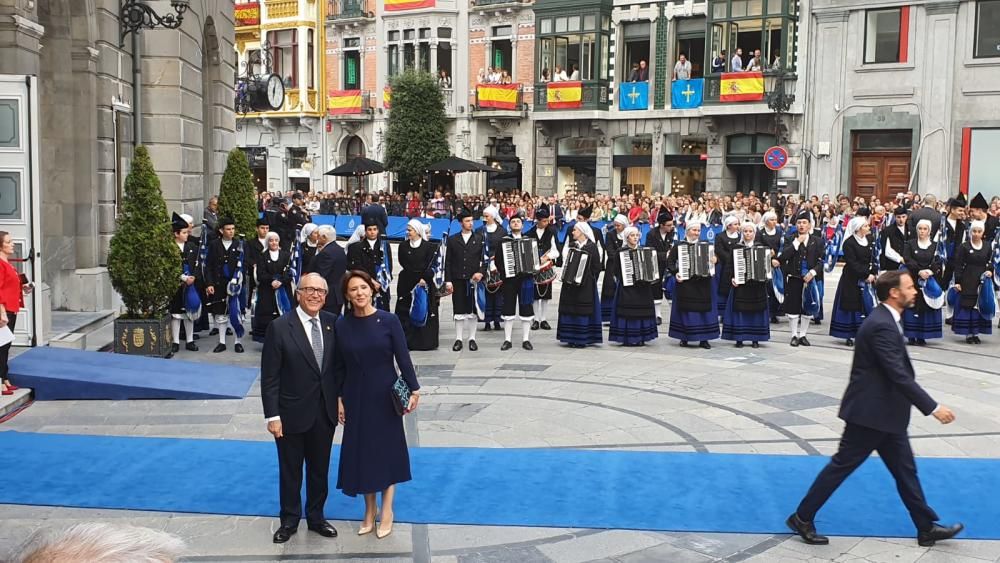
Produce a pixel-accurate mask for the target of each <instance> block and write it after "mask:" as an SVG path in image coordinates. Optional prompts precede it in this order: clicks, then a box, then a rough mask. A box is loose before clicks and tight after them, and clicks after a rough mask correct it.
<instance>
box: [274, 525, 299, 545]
mask: <svg viewBox="0 0 1000 563" xmlns="http://www.w3.org/2000/svg"><path fill="white" fill-rule="evenodd" d="M295 532H298V530H297V529H295V528H286V527H284V526H281V527H280V528H278V529H277V530H275V531H274V538H273V539H274V543H285V542H286V541H288V540H289V538H291V537H292V536H294V535H295Z"/></svg>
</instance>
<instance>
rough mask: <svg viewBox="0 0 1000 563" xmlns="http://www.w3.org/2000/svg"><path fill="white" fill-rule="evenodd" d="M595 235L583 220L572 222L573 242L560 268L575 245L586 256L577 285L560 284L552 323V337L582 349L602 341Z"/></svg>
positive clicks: (598, 269)
mask: <svg viewBox="0 0 1000 563" xmlns="http://www.w3.org/2000/svg"><path fill="white" fill-rule="evenodd" d="M595 235H596V233H595V232H594V229H593V228H592V227H591V226H590V225H588V224H587V223H586V222H578V223H577V224H576V225H573V230H571V231H570V236H571V237H572V238H573V242H572V243H567V244H566V249H567V250H566V251H565V256H563V265H564V267H565V265H566V263H567V262H566V260H567V258H568V257H569V249H570V248H579V249H580V250H583V251H584V252H586V253H587V255H588V256H589V258H588V259H587V269H586V271H585V272H584V274H583V283H581V284H580V285H578V286H577V285H572V284H567V283H564V284H563V285H562V290H561V291H560V294H559V324H558V326H556V339H557V340H559V342H565V343H566V344H569V346H570V348H585V347H587V346H588V345H590V344H600V343H601V342H603V341H604V330H603V328H601V314H600V312H601V306H600V299H599V298H598V295H597V276H598V274H599V273H600V266H601V262H600V258H599V253H598V248H599V247H598V245H597V244H596V242H595Z"/></svg>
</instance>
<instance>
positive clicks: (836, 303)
mask: <svg viewBox="0 0 1000 563" xmlns="http://www.w3.org/2000/svg"><path fill="white" fill-rule="evenodd" d="M870 232H871V227H869V226H868V219H867V218H866V217H855V218H853V219H851V221H850V222H849V223H847V232H845V233H844V271H843V272H841V274H840V283H839V284H837V295H836V296H835V297H834V298H833V314H832V315H831V317H830V319H831V320H830V336H833V337H836V338H843V339H844V343H845V344H847V345H848V346H854V337H855V336H856V335H857V334H858V329H859V328H861V323H862V322H864V320H865V310H864V303H863V301H862V298H861V291H862V288H861V284H863V283H869V284H870V283H874V282H875V265H874V263H873V261H872V246H871V244H869V241H868V234H869V233H870Z"/></svg>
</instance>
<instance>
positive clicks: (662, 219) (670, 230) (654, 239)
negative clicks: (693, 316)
mask: <svg viewBox="0 0 1000 563" xmlns="http://www.w3.org/2000/svg"><path fill="white" fill-rule="evenodd" d="M656 225H657V227H656V228H655V229H650V231H649V233H647V234H646V246H647V247H649V248H652V249H653V250H656V261H657V263H658V265H659V267H660V281H659V283H655V284H653V287H652V288H651V289H652V291H653V306H654V307H655V308H656V324H657V325H661V324H663V317H662V316H661V314H660V311H661V308H662V305H663V298H664V297H667V298H668V299H669V297H670V296H665V295H664V293H663V277H664V276H665V275H666V273H667V256H668V255H669V254H670V248H671V247H672V246H673V245H674V217H673V215H671V214H670V212H668V211H666V210H661V211H660V212H659V213H658V214H657V215H656Z"/></svg>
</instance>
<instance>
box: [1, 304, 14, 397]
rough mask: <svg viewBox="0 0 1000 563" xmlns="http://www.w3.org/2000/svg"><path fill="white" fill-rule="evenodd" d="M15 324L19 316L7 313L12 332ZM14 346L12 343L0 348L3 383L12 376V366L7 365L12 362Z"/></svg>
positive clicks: (8, 326)
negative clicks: (11, 354) (12, 348)
mask: <svg viewBox="0 0 1000 563" xmlns="http://www.w3.org/2000/svg"><path fill="white" fill-rule="evenodd" d="M15 324H17V315H16V314H14V313H11V312H10V311H7V328H9V329H10V331H11V332H14V325H15ZM13 345H14V343H13V342H11V343H10V344H7V345H5V346H2V347H0V379H2V380H3V381H7V376H8V375H9V374H10V366H8V365H7V362H8V361H9V360H10V347H11V346H13Z"/></svg>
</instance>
